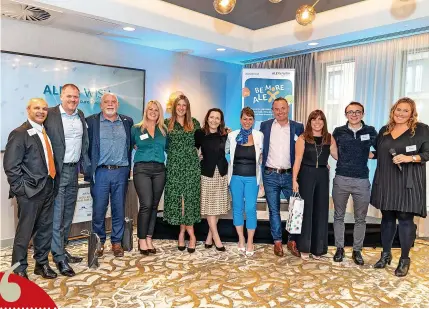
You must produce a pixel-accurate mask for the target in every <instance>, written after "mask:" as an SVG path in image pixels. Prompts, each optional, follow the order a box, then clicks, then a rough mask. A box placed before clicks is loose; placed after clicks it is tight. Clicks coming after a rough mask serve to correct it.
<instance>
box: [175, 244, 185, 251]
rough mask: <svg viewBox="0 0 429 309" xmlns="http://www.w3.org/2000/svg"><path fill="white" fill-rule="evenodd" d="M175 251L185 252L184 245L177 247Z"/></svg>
mask: <svg viewBox="0 0 429 309" xmlns="http://www.w3.org/2000/svg"><path fill="white" fill-rule="evenodd" d="M177 249H179V251H185V249H186V245H184V246H177Z"/></svg>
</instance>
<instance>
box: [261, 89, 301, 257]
mask: <svg viewBox="0 0 429 309" xmlns="http://www.w3.org/2000/svg"><path fill="white" fill-rule="evenodd" d="M272 110H273V115H274V119H270V120H267V121H264V122H262V123H261V127H260V130H261V132H262V133H264V148H263V153H262V167H263V172H262V179H263V183H264V189H265V198H266V200H267V203H268V209H269V211H270V226H271V235H272V236H273V240H274V254H275V255H277V256H283V254H284V253H283V246H282V226H281V223H282V221H281V217H280V193H281V192H283V195H284V196H285V198H286V199H287V200H289V198H290V196H291V195H292V167H293V164H294V162H295V141H296V140H297V139H298V136H300V135H301V134H302V133H303V132H304V126H303V125H302V123H299V122H295V121H293V120H289V118H288V117H289V104H288V102H287V101H286V99H285V98H282V97H279V98H277V99H275V100H274V102H273V105H272ZM287 247H288V249H289V250H290V251H291V252H292V254H293V255H295V256H299V252H298V250H297V249H296V243H295V241H294V239H293V236H290V237H289V241H288V245H287Z"/></svg>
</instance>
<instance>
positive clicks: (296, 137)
mask: <svg viewBox="0 0 429 309" xmlns="http://www.w3.org/2000/svg"><path fill="white" fill-rule="evenodd" d="M293 140H294V141H295V142H296V141H297V140H298V135H296V134H295V136H294V137H293Z"/></svg>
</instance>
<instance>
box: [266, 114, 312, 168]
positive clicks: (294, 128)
mask: <svg viewBox="0 0 429 309" xmlns="http://www.w3.org/2000/svg"><path fill="white" fill-rule="evenodd" d="M273 122H274V119H270V120H267V121H264V122H262V123H261V127H260V129H259V130H260V131H261V132H262V133H263V134H264V147H263V152H262V166H263V167H265V164H266V163H267V158H268V151H269V149H270V137H271V127H272V126H273ZM289 125H290V141H289V143H290V164H291V167H293V164H294V163H295V141H296V139H297V138H298V137H299V136H300V135H301V134H302V133H304V125H303V124H302V123H300V122H296V121H293V120H289ZM287 142H288V141H285V143H287Z"/></svg>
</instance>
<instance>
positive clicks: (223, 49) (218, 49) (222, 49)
mask: <svg viewBox="0 0 429 309" xmlns="http://www.w3.org/2000/svg"><path fill="white" fill-rule="evenodd" d="M216 50H217V51H225V50H226V49H225V48H216Z"/></svg>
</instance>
